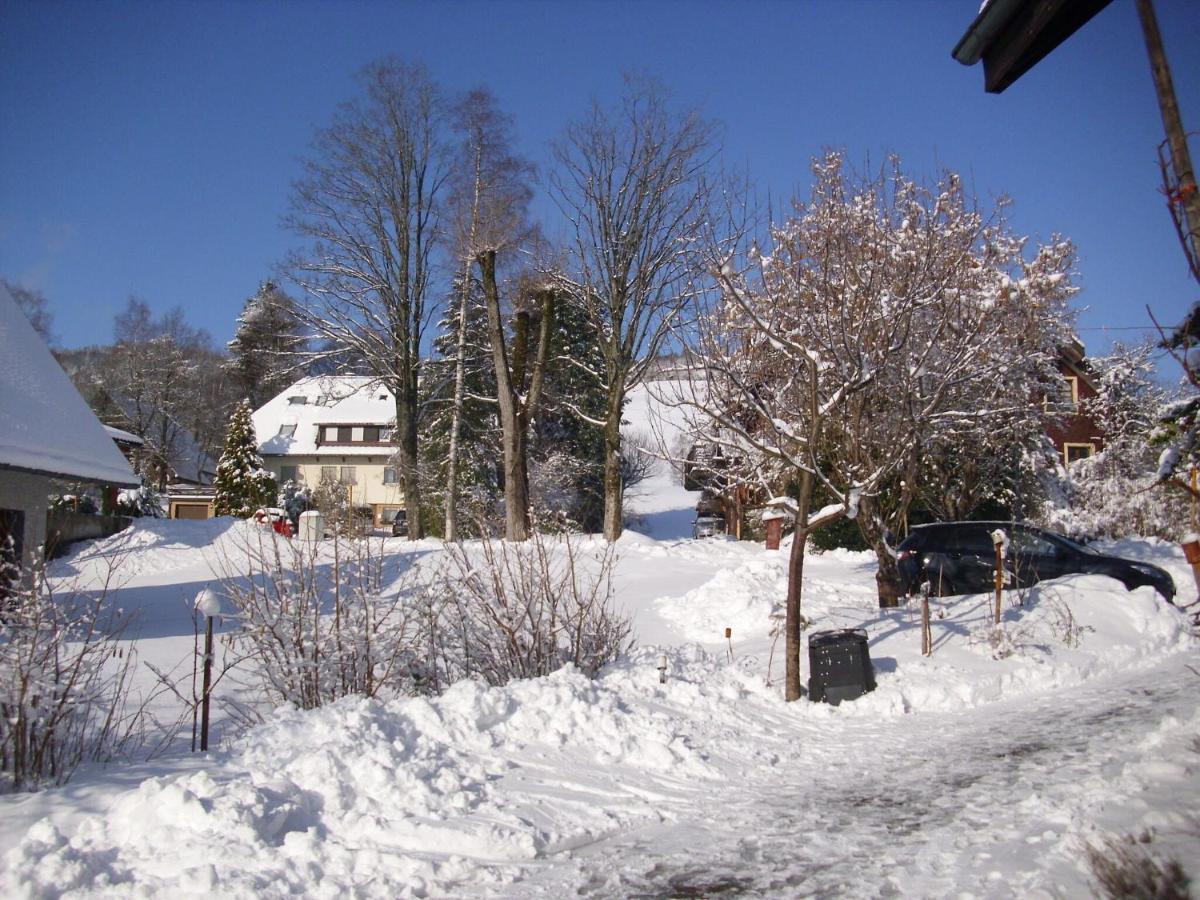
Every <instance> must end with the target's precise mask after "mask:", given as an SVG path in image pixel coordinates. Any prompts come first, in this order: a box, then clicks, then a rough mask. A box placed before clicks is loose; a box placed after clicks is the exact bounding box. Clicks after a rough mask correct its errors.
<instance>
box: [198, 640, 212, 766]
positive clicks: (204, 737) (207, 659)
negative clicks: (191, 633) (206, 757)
mask: <svg viewBox="0 0 1200 900" xmlns="http://www.w3.org/2000/svg"><path fill="white" fill-rule="evenodd" d="M204 620H205V625H204V686H203V688H202V692H203V693H202V697H201V700H200V752H201V753H204V752H206V751H207V750H208V697H209V694H210V693H211V692H212V658H213V617H212V616H205V617H204Z"/></svg>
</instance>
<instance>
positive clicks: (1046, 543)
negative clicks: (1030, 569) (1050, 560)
mask: <svg viewBox="0 0 1200 900" xmlns="http://www.w3.org/2000/svg"><path fill="white" fill-rule="evenodd" d="M1009 543H1010V545H1011V546H1012V552H1013V553H1016V554H1018V555H1021V556H1060V555H1061V554H1062V551H1061V550H1060V549H1059V547H1058V546H1057V545H1056V544H1055V543H1054V542H1053V541H1052V540H1050V539H1049V538H1046V537H1043V536H1042V535H1040V534H1036V533H1034V532H1031V531H1024V530H1023V529H1016V530H1014V531H1013V533H1012V535H1010V537H1009Z"/></svg>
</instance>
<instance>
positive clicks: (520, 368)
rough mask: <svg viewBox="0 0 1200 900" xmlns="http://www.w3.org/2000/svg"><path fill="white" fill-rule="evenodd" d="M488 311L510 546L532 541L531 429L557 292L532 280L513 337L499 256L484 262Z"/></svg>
mask: <svg viewBox="0 0 1200 900" xmlns="http://www.w3.org/2000/svg"><path fill="white" fill-rule="evenodd" d="M478 262H479V273H480V278H481V279H482V281H483V291H484V296H485V298H486V300H487V309H488V334H489V336H490V337H491V342H492V357H493V360H494V363H495V368H496V399H497V401H498V402H499V407H500V428H501V431H502V432H503V435H504V536H505V538H506V539H507V540H510V541H523V540H525V539H527V538H528V537H529V528H530V520H529V425H530V420H531V418H532V416H533V414H534V412H535V411H536V410H537V408H538V405H539V404H540V403H541V399H542V385H543V384H544V382H545V375H546V361H547V358H548V357H549V351H550V340H551V336H552V334H553V331H554V310H555V303H556V289H555V287H554V286H553V285H548V284H546V283H544V282H542V281H540V280H533V281H526V282H525V290H524V291H523V292H522V295H521V296H520V297H518V303H517V309H516V311H515V313H514V315H513V327H512V330H511V334H509V333H506V330H505V327H504V321H503V320H502V319H501V316H500V294H499V288H498V285H497V281H496V251H495V250H486V251H484V252H483V253H482V254H481V255H480V256H479V259H478ZM535 310H536V322H537V329H538V331H537V339H536V343H535V344H534V347H533V349H532V352H531V348H530V335H531V330H532V323H533V322H534V321H535V315H534V311H535Z"/></svg>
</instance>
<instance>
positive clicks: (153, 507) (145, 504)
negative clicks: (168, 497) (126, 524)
mask: <svg viewBox="0 0 1200 900" xmlns="http://www.w3.org/2000/svg"><path fill="white" fill-rule="evenodd" d="M116 513H117V515H118V516H130V517H132V518H135V519H136V518H140V517H142V516H149V517H151V518H155V519H160V518H162V515H163V508H162V494H160V493H159V492H158V489H157V488H156V487H154V485H152V484H143V485H142V486H141V487H137V488H128V489H126V490H123V491H120V492H118V493H117V506H116Z"/></svg>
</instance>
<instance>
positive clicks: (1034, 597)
mask: <svg viewBox="0 0 1200 900" xmlns="http://www.w3.org/2000/svg"><path fill="white" fill-rule="evenodd" d="M655 416H658V417H659V422H658V424H659V429H658V430H659V431H660V432H661V433H663V434H665V435H666V436H667V437H666V440H667V442H668V443H669V442H670V441H671V440H672V439H673V436H678V435H679V434H680V433H681V431H682V429H683V424H682V422H681V421H679V420H671V419H670V414H667V415H666V416H665V419H664V417H663V416H662V415H660V413H659V412H658V409H657V404H655V403H653V402H651V400H650V398H648V396H647V395H646V394H645V393H644V392H640V393H639V394H638V395H635V397H634V398H633V402H631V404H630V406H629V409H628V411H627V419H628V420H629V421H630V427H639V426H645V425H648V424H649V423H650V422H651V420H652V419H653V418H654V417H655ZM677 482H678V478H677V475H675V474H674V473H673V472H672V471H671V469H670V467H669V466H668V465H666V464H665V463H664V464H663V465H662V466H661V467H660V469H659V470H658V471H657V472H656V473H655V474H654V475H653V476H652V478H651V479H649V480H648V482H647V483H645V484H644V485H643V486H642V491H641V494H640V496H638V497H637V498H636V499H635V500H634V503H633V504H632V505H633V506H634V507H635V509H634V511H635V513H636V514H637V515H638V516H640V521H641V524H640V525H639V526H637V529H638V530H631V531H630V532H628V533H627V534H626V535H625V536H624V537H623V538H622V539H621V541H620V542H619V546H618V550H619V554H620V558H619V562H618V567H617V572H616V586H617V601H618V603H619V604H620V605H621V607H622V608H624V609H625V610H627V611H628V612H629V614H630V615H631V616H632V619H633V623H634V633H635V635H636V637H637V641H638V646H637V648H636V649H635V651H634V652H633V654H632V655H631V656H630V657H629V658H628V659H626V660H623V661H622V662H621V663H619V664H617V665H615V666H613V667H611V668H610V669H609V670H608V671H606V672H605V673H603V674H602V676H601V677H600V678H598V679H596V680H594V681H592V680H589V679H587V678H585V677H583V676H582V675H580V674H579V673H577V672H575V671H572V670H569V669H568V670H564V671H560V672H558V673H557V674H555V675H553V676H550V677H547V678H543V679H536V680H528V681H520V682H515V683H512V684H509V685H508V686H506V687H502V688H488V687H485V686H483V685H481V684H478V683H472V682H463V683H459V684H457V685H455V686H453V687H452V688H450V689H449V690H448V691H446V692H445V693H444V694H443V695H442V696H440V697H432V698H419V699H416V698H409V699H397V700H393V701H390V702H383V701H373V700H363V699H348V700H343V701H339V702H338V703H335V704H333V705H331V706H328V707H325V708H322V709H319V710H317V711H313V712H301V711H298V710H294V709H280V710H278V711H276V712H275V713H274V714H273V715H271V716H270V717H269V719H268V721H266V722H265V723H264V724H262V725H259V726H257V727H255V728H253V729H252V730H250V731H248V732H246V733H241V734H239V733H237V731H236V729H235V728H234V727H233V725H232V723H231V722H230V721H228V720H227V719H223V720H220V721H219V722H218V729H219V733H220V735H221V739H220V742H219V749H218V750H217V751H215V752H213V753H210V754H207V755H200V754H196V755H190V754H188V753H186V752H183V751H180V750H178V749H175V750H172V751H171V752H169V753H167V754H166V755H164V756H161V757H159V758H157V759H155V760H153V761H151V762H141V763H121V764H115V765H111V766H109V767H107V768H104V767H99V766H91V767H85V768H84V769H82V770H81V771H80V772H79V773H77V775H76V777H75V778H74V779H73V780H72V781H71V782H70V784H68V785H67V786H66V787H63V788H55V789H49V790H45V791H43V792H40V793H37V794H30V795H22V796H8V797H3V798H0V811H2V814H3V818H2V820H0V821H2V823H3V824H2V825H0V859H2V860H3V863H2V864H0V869H2V872H0V891H2V892H3V894H4V895H5V896H8V897H51V896H53V897H58V896H70V897H91V896H128V895H138V896H155V897H168V896H169V897H176V896H189V895H194V894H205V895H217V896H221V897H247V898H249V897H276V896H288V895H302V896H330V897H332V896H342V895H351V896H361V897H420V896H459V897H462V896H494V897H561V896H568V895H583V896H597V897H625V896H711V895H717V894H724V895H742V896H762V897H768V896H769V897H780V896H782V897H790V896H814V895H815V896H837V897H855V898H858V897H872V896H876V897H884V896H923V897H941V896H977V897H1021V898H1025V897H1056V896H1063V897H1075V896H1088V895H1090V894H1092V893H1093V892H1094V888H1093V886H1092V885H1091V882H1090V875H1089V872H1088V870H1087V866H1086V861H1085V859H1084V855H1083V853H1082V850H1081V848H1082V847H1083V845H1084V844H1085V843H1087V842H1089V841H1090V842H1098V841H1100V840H1102V839H1103V838H1104V837H1106V836H1108V835H1123V834H1129V833H1140V832H1142V831H1143V830H1145V829H1152V830H1153V833H1154V836H1155V840H1154V842H1153V844H1152V845H1151V849H1152V850H1153V851H1154V852H1156V853H1161V854H1164V855H1169V856H1173V857H1175V858H1176V859H1179V860H1180V861H1182V862H1183V863H1184V865H1185V866H1186V867H1187V868H1188V870H1189V872H1190V873H1191V874H1192V875H1193V877H1196V878H1200V867H1198V866H1197V865H1196V863H1195V860H1197V859H1200V828H1197V821H1196V818H1195V813H1194V811H1193V810H1194V805H1195V798H1196V797H1197V796H1200V754H1198V753H1197V749H1196V746H1195V742H1196V737H1197V734H1198V733H1200V701H1198V700H1197V697H1198V696H1200V691H1197V690H1196V689H1195V688H1196V685H1197V683H1198V679H1197V676H1196V675H1195V674H1193V673H1192V672H1191V671H1189V668H1188V667H1189V666H1190V667H1192V668H1196V667H1200V654H1198V653H1197V647H1196V641H1195V638H1194V636H1193V634H1192V633H1191V630H1190V628H1189V625H1188V621H1187V618H1186V616H1185V615H1184V614H1182V613H1181V612H1180V611H1179V610H1177V609H1175V608H1173V607H1171V606H1168V605H1167V604H1165V603H1163V602H1162V601H1161V599H1159V598H1158V596H1157V595H1156V594H1155V593H1154V591H1153V590H1152V589H1150V588H1143V589H1140V590H1137V591H1134V592H1127V591H1125V590H1124V589H1123V588H1122V587H1121V585H1120V584H1118V583H1117V582H1115V581H1111V580H1109V579H1106V578H1102V577H1098V576H1096V577H1083V576H1080V577H1073V578H1067V579H1062V580H1059V581H1055V582H1048V583H1045V584H1043V585H1041V586H1039V587H1037V588H1035V589H1032V590H1029V591H1027V592H1025V594H1024V596H1022V597H1018V596H1017V595H1015V594H1014V595H1012V596H1011V597H1010V598H1009V600H1010V603H1008V604H1007V605H1006V610H1005V620H1004V633H1005V635H1006V640H1005V641H1004V642H1000V643H997V642H995V641H992V640H989V637H990V634H991V631H990V629H989V628H988V626H987V621H986V620H987V615H988V609H989V602H988V598H986V597H983V596H967V597H961V598H950V599H946V600H942V601H936V604H935V613H934V616H935V617H934V622H933V632H934V642H935V652H934V655H933V656H932V657H931V658H925V657H922V656H921V654H920V630H919V623H918V620H917V616H916V613H915V611H914V610H911V609H899V610H884V611H881V610H879V609H878V608H877V605H876V599H875V593H874V580H873V575H874V572H873V568H872V561H871V559H870V558H869V556H867V555H864V554H854V553H847V552H830V553H825V554H821V555H813V556H812V557H811V558H810V559H809V561H808V564H807V565H806V568H805V586H804V610H805V614H806V615H807V616H808V617H810V618H811V619H812V620H813V622H814V625H813V628H814V629H825V628H837V627H845V626H858V627H862V628H865V629H866V630H867V632H868V635H869V640H870V653H871V658H872V660H873V662H874V665H875V671H876V675H877V679H878V688H877V690H876V691H875V692H874V693H872V694H869V695H866V696H864V697H862V698H860V699H859V700H857V701H854V702H848V703H844V704H842V705H841V706H838V707H831V706H826V705H824V704H815V703H809V702H807V701H800V702H798V703H794V704H785V703H784V702H783V701H782V699H781V685H780V681H781V678H782V671H783V663H782V657H781V654H782V647H781V646H779V645H778V644H777V643H776V642H775V641H774V640H773V629H774V627H775V625H776V623H777V622H778V612H779V607H780V604H781V603H782V601H783V595H784V587H785V584H786V579H785V572H784V562H785V560H784V555H783V554H780V553H771V552H767V551H765V550H764V549H763V548H762V547H761V546H759V545H753V544H748V543H738V542H734V541H722V540H708V541H693V540H690V539H687V538H685V535H686V534H690V522H691V516H692V515H693V510H694V504H695V498H696V495H695V494H693V493H689V492H686V491H684V490H683V489H682V487H680V486H679V484H678V483H677ZM247 533H251V534H252V533H253V531H252V526H250V525H247V524H246V523H240V522H234V521H232V520H230V519H220V520H214V521H212V522H203V523H192V522H162V521H160V522H149V523H147V522H139V523H137V525H136V526H135V528H134V529H133V530H132V531H130V532H126V533H124V534H121V535H117V536H115V537H113V538H109V539H107V540H104V541H99V542H96V543H93V544H91V545H88V546H85V547H83V548H81V549H79V550H78V551H77V552H75V553H74V554H73V555H71V556H69V557H67V558H66V559H64V560H62V561H61V562H60V563H58V564H57V565H58V568H57V570H56V575H57V578H59V579H60V581H61V582H63V583H65V582H66V581H68V580H70V579H78V580H81V581H82V582H83V583H87V582H88V581H89V580H91V581H94V580H95V579H97V578H99V577H100V575H101V572H102V571H103V569H104V568H105V563H106V562H107V561H108V560H112V559H114V558H117V557H118V556H120V557H122V563H121V566H122V568H121V570H120V571H121V573H122V584H121V587H120V588H119V590H118V591H117V592H116V598H117V600H118V602H120V603H121V604H122V605H123V606H124V607H126V608H128V609H138V610H140V611H141V634H142V637H141V640H140V643H139V651H138V652H139V654H141V656H142V658H144V659H148V660H152V661H154V662H155V664H156V665H157V666H159V667H160V668H166V667H170V666H182V667H183V668H185V669H190V665H191V663H190V658H191V657H190V654H191V652H192V648H193V632H192V623H191V621H190V618H189V616H188V602H189V601H190V600H191V598H193V597H194V596H195V594H196V592H198V591H199V589H200V588H201V587H203V586H204V585H205V584H208V583H211V582H212V581H213V580H214V574H213V568H214V567H215V566H218V561H219V560H220V559H221V558H222V557H224V558H231V557H233V558H236V554H237V552H238V551H237V547H238V546H239V541H240V540H242V539H243V538H244V535H246V534H247ZM581 541H582V542H583V543H584V544H587V543H588V542H593V543H598V541H597V539H596V538H583V539H581ZM384 546H385V548H386V553H387V554H388V556H389V558H393V559H396V560H405V559H410V558H411V559H413V560H416V559H418V558H419V559H420V560H421V561H422V562H421V563H420V564H425V562H427V561H429V560H430V559H433V558H435V557H436V555H437V554H439V553H441V552H442V551H441V548H440V545H439V544H437V543H436V542H433V541H425V542H420V543H418V544H416V545H414V544H410V543H408V542H405V541H401V540H392V539H388V540H386V541H385V542H384ZM1115 550H1116V552H1121V553H1123V554H1126V555H1129V556H1137V557H1138V558H1143V559H1148V560H1152V561H1154V562H1156V563H1157V564H1159V565H1162V566H1164V567H1165V568H1167V569H1168V570H1169V571H1170V572H1171V573H1172V575H1173V576H1174V578H1175V581H1176V584H1177V585H1178V587H1179V589H1180V596H1181V599H1184V600H1186V599H1190V597H1191V596H1192V590H1193V588H1192V581H1191V573H1190V569H1189V568H1188V566H1187V564H1186V563H1185V562H1184V560H1183V557H1182V554H1181V553H1180V552H1179V550H1178V548H1176V547H1174V546H1172V545H1167V544H1163V543H1159V542H1148V541H1127V542H1123V543H1122V545H1121V546H1120V547H1117V548H1115ZM224 627H225V628H228V627H229V624H228V623H226V624H225V626H224ZM726 628H729V629H731V630H732V637H731V638H730V639H729V640H726V638H725V629H726ZM660 654H664V655H665V656H666V657H667V662H668V668H667V681H666V683H665V684H662V683H660V681H659V672H658V669H657V661H658V658H659V655H660ZM802 658H803V659H804V669H805V672H806V674H807V668H808V665H807V657H806V656H805V657H802ZM149 684H150V679H149V678H148V677H146V676H145V675H144V676H143V687H145V688H146V689H148V688H149ZM158 702H160V703H162V704H163V705H164V709H165V708H166V706H167V705H169V698H166V699H161V700H160V701H158Z"/></svg>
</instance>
